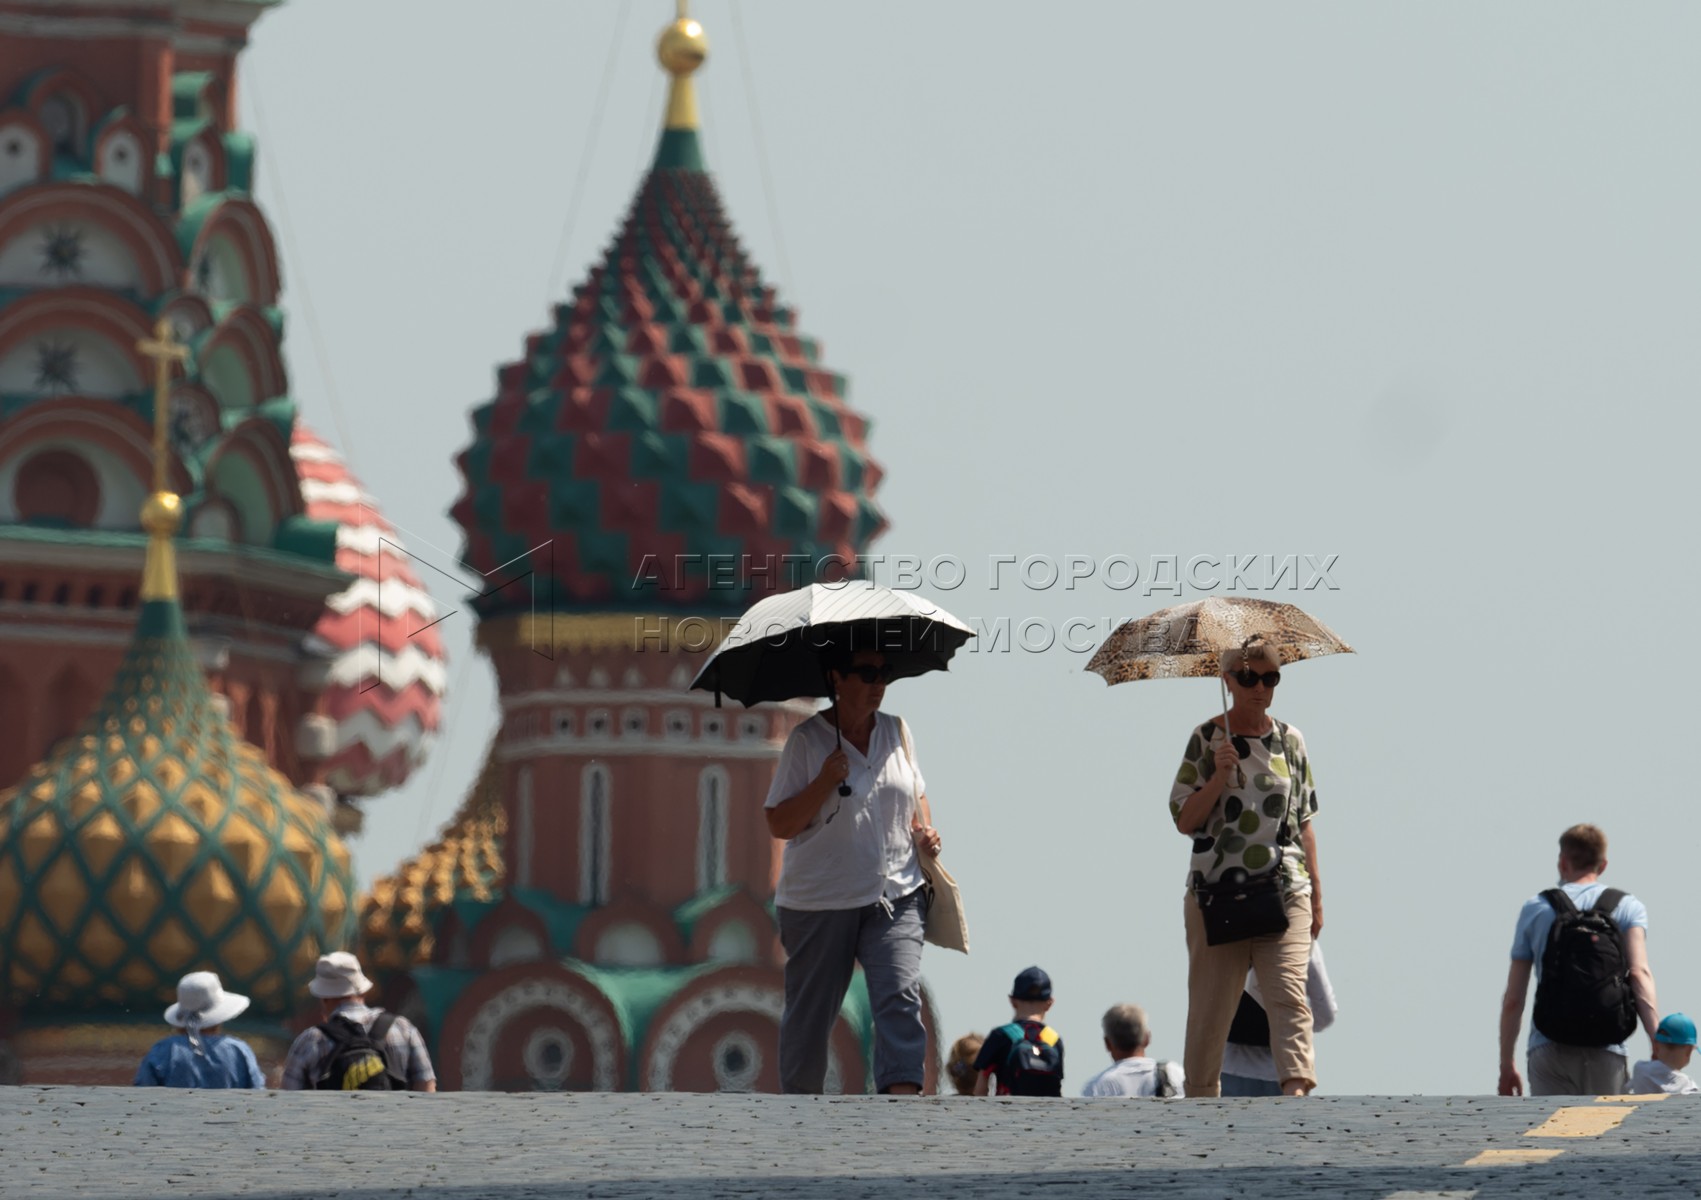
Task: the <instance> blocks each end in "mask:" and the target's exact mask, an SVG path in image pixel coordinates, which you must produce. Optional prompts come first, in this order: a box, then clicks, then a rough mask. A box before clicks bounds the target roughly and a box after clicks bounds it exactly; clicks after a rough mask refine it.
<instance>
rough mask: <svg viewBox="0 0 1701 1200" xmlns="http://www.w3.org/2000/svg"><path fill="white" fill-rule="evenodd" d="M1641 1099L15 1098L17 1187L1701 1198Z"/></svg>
mask: <svg viewBox="0 0 1701 1200" xmlns="http://www.w3.org/2000/svg"><path fill="white" fill-rule="evenodd" d="M1635 1100H1636V1101H1641V1102H1640V1103H1637V1102H1634V1101H1621V1102H1597V1101H1595V1100H1593V1099H1591V1098H1583V1099H1576V1100H1570V1101H1567V1102H1565V1103H1563V1104H1562V1103H1561V1102H1560V1101H1557V1100H1554V1099H1545V1100H1536V1099H1525V1100H1502V1099H1497V1098H1488V1097H1439V1096H1433V1097H1412V1098H1389V1097H1344V1098H1328V1099H1324V1098H1313V1099H1309V1100H1281V1099H1259V1100H1217V1101H1206V1100H1191V1101H1189V1100H1174V1101H1139V1100H1136V1101H1118V1100H1100V1101H1081V1100H1062V1101H1056V1100H1053V1101H1044V1100H1040V1101H1033V1100H1015V1101H1012V1100H996V1101H992V1100H971V1099H967V1098H950V1099H939V1100H934V1099H928V1100H913V1099H912V1100H905V1099H884V1098H874V1097H854V1098H831V1099H827V1098H817V1097H792V1096H688V1095H679V1094H668V1095H646V1096H629V1095H622V1096H590V1095H556V1096H538V1095H525V1096H505V1095H489V1094H473V1093H462V1094H457V1095H441V1096H427V1095H399V1096H391V1095H381V1094H372V1093H353V1094H348V1095H302V1094H284V1093H277V1092H248V1093H232V1092H174V1091H167V1090H163V1089H124V1088H27V1087H26V1088H0V1196H4V1197H7V1198H8V1200H11V1198H18V1197H28V1198H29V1200H58V1198H59V1197H72V1196H75V1197H106V1196H111V1197H124V1198H126V1200H141V1198H144V1197H168V1196H169V1197H172V1198H173V1200H182V1198H185V1197H197V1196H247V1197H315V1198H330V1197H341V1198H346V1200H367V1198H374V1200H375V1198H377V1197H397V1196H444V1197H452V1198H465V1200H473V1198H483V1197H490V1198H492V1200H518V1198H520V1197H538V1198H543V1197H550V1198H554V1197H598V1198H604V1197H606V1198H610V1200H612V1198H615V1197H640V1196H643V1197H648V1196H681V1195H683V1196H728V1197H751V1196H777V1197H809V1198H810V1200H851V1198H853V1197H880V1198H882V1200H891V1198H892V1197H902V1196H906V1195H910V1196H913V1195H916V1194H918V1193H928V1194H933V1195H940V1196H950V1197H969V1198H975V1197H1005V1196H1031V1195H1041V1196H1058V1195H1065V1194H1067V1195H1070V1196H1077V1195H1078V1196H1125V1195H1135V1194H1138V1195H1140V1196H1142V1197H1147V1196H1160V1197H1172V1196H1173V1197H1239V1196H1247V1197H1252V1196H1256V1197H1260V1198H1261V1200H1283V1198H1286V1197H1305V1198H1306V1200H1316V1198H1318V1197H1336V1196H1352V1197H1366V1198H1369V1200H1388V1198H1391V1197H1398V1198H1399V1200H1418V1198H1420V1197H1422V1198H1425V1200H1440V1198H1442V1197H1452V1198H1463V1197H1475V1198H1477V1200H1492V1198H1493V1197H1501V1196H1539V1197H1570V1196H1576V1197H1588V1198H1589V1200H1606V1198H1610V1197H1664V1196H1684V1197H1694V1196H1697V1195H1701V1097H1675V1096H1673V1097H1664V1098H1660V1099H1659V1100H1658V1101H1657V1102H1650V1101H1652V1098H1650V1097H1637V1098H1635ZM1562 1109H1564V1110H1565V1111H1564V1112H1561V1110H1562ZM1576 1109H1581V1110H1582V1111H1581V1112H1576V1111H1573V1110H1576ZM1556 1113H1558V1114H1560V1115H1559V1117H1558V1118H1557V1120H1555V1121H1550V1120H1549V1119H1550V1118H1552V1117H1554V1116H1555V1114H1556ZM1538 1127H1539V1128H1540V1129H1541V1134H1540V1135H1539V1136H1530V1132H1529V1131H1531V1130H1532V1129H1536V1128H1538ZM1563 1135H1569V1136H1563ZM1473 1160H1475V1161H1476V1163H1478V1164H1480V1165H1469V1166H1467V1165H1466V1164H1467V1163H1470V1162H1472V1161H1473Z"/></svg>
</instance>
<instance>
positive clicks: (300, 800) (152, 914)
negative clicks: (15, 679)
mask: <svg viewBox="0 0 1701 1200" xmlns="http://www.w3.org/2000/svg"><path fill="white" fill-rule="evenodd" d="M173 582H174V581H173ZM161 590H164V591H165V592H166V594H167V598H164V599H160V598H152V599H145V600H144V602H143V604H142V612H141V618H140V620H139V622H138V624H137V628H136V633H135V637H134V639H133V641H132V642H131V645H130V649H129V652H128V653H127V654H126V656H125V658H124V661H123V664H122V665H121V666H120V667H119V670H118V675H117V677H116V679H115V680H114V681H113V684H112V687H111V690H110V691H109V692H108V693H107V696H106V699H105V701H104V702H103V703H102V704H101V705H100V707H99V708H98V709H97V710H96V711H95V713H94V714H93V715H92V716H91V717H90V718H89V719H88V721H87V723H85V725H84V726H83V728H82V730H81V731H80V733H79V734H78V735H77V736H74V737H70V738H67V739H65V740H64V741H62V742H60V743H59V744H58V745H57V746H56V747H55V748H54V749H53V751H52V753H51V754H50V755H49V757H48V759H47V761H45V762H43V763H41V764H39V765H38V766H36V767H35V768H34V769H33V770H32V771H31V772H30V773H29V775H27V776H26V777H25V778H24V780H23V781H22V782H21V783H19V784H18V785H17V786H16V787H13V788H10V789H8V790H7V791H4V792H0V1008H10V1009H13V1010H14V1011H18V1012H21V1013H24V1014H31V1013H36V1014H42V1013H49V1012H51V1013H55V1014H64V1013H66V1012H76V1011H81V1012H112V1011H113V1010H115V1009H142V1010H157V1009H158V1008H161V1007H163V1006H164V1005H166V1004H168V1003H169V1002H170V1001H171V1000H172V999H174V997H175V993H176V986H177V980H178V978H179V977H180V976H182V975H183V974H184V973H185V972H187V971H195V970H211V971H217V972H218V973H219V975H220V977H221V978H222V979H223V981H224V984H225V986H226V987H227V988H230V989H232V990H234V991H238V992H242V993H245V994H247V995H249V996H251V997H252V998H253V1008H252V1010H251V1011H252V1012H253V1013H254V1014H255V1015H256V1016H274V1017H282V1016H285V1015H287V1014H288V1013H290V1012H291V1011H293V1010H294V1009H296V1008H298V1007H300V1005H301V1003H302V999H303V997H304V995H305V993H304V991H303V988H304V987H305V985H306V982H307V980H308V979H310V978H311V977H312V974H313V964H314V961H315V960H316V959H317V958H318V956H319V955H320V954H321V953H324V952H326V951H329V950H340V949H344V948H346V947H348V946H349V945H351V944H352V941H353V937H354V918H355V911H354V904H353V895H354V879H353V875H352V873H351V871H350V868H349V855H348V851H347V850H346V849H345V848H344V847H343V845H342V843H341V841H340V840H338V838H337V836H336V835H335V833H334V832H333V831H332V829H331V826H330V824H329V821H328V820H327V818H326V815H325V813H324V810H323V809H322V807H321V806H319V805H318V804H316V803H315V802H314V801H313V800H311V799H310V798H308V797H306V796H304V795H302V794H301V793H299V792H297V791H296V790H295V789H294V788H293V787H292V786H291V785H290V783H289V781H288V780H287V779H285V778H284V777H283V776H282V775H280V774H279V773H278V772H277V771H275V770H273V769H272V767H271V766H270V765H269V764H268V763H267V761H266V758H265V755H264V754H263V753H262V752H261V751H260V750H259V749H257V748H256V747H254V746H251V745H249V744H248V743H247V742H244V741H242V740H241V739H239V738H238V737H237V736H236V734H235V733H234V732H233V731H232V729H231V727H230V724H229V722H228V721H227V720H226V719H225V717H224V714H223V713H222V711H221V710H220V709H219V708H217V707H216V706H215V704H214V701H213V699H212V695H211V693H210V691H209V690H208V688H207V685H206V680H205V679H204V677H203V676H202V674H201V669H200V666H199V664H198V663H197V662H196V661H195V656H194V652H193V650H192V649H191V647H190V645H189V642H188V638H187V636H186V633H185V630H184V624H183V613H182V610H181V609H180V608H179V607H178V604H177V601H176V599H175V588H174V587H173V588H166V589H161ZM144 595H145V596H146V595H147V592H144Z"/></svg>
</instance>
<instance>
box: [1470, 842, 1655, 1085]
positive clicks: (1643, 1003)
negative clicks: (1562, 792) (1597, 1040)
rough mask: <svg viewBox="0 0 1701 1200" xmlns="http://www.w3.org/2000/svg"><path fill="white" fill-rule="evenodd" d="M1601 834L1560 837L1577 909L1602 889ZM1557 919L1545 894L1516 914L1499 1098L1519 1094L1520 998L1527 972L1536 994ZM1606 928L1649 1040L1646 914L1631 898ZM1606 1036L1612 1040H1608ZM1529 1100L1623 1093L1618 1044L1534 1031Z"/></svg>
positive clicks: (1566, 887)
mask: <svg viewBox="0 0 1701 1200" xmlns="http://www.w3.org/2000/svg"><path fill="white" fill-rule="evenodd" d="M1606 866H1607V859H1606V834H1604V833H1602V832H1601V830H1600V829H1599V828H1597V827H1596V826H1594V825H1573V826H1572V827H1571V828H1570V829H1567V830H1566V831H1565V832H1564V833H1562V834H1561V835H1560V836H1559V886H1560V890H1561V891H1563V892H1564V893H1565V895H1566V896H1567V897H1569V899H1570V900H1571V903H1572V904H1573V905H1575V906H1576V907H1577V909H1578V910H1579V911H1585V910H1587V909H1589V908H1590V907H1592V906H1593V905H1594V903H1595V901H1596V900H1598V899H1599V898H1600V897H1601V895H1602V893H1603V892H1605V891H1606V885H1605V884H1604V883H1602V882H1600V877H1601V875H1602V874H1603V873H1605V871H1606ZM1556 919H1557V913H1556V912H1555V911H1554V907H1553V905H1552V904H1551V903H1549V901H1548V899H1547V897H1546V896H1543V895H1537V896H1534V897H1532V898H1531V899H1529V900H1526V901H1525V902H1524V907H1523V909H1522V910H1521V911H1520V912H1519V913H1518V928H1517V930H1516V932H1514V933H1513V935H1512V968H1511V973H1510V974H1509V975H1508V976H1507V980H1506V996H1505V998H1504V999H1503V1000H1502V1001H1501V1006H1500V1094H1501V1095H1502V1096H1521V1095H1523V1094H1524V1080H1523V1078H1522V1077H1521V1076H1520V1075H1519V1074H1518V1068H1517V1066H1516V1065H1514V1063H1513V1055H1514V1053H1515V1051H1516V1049H1517V1044H1518V1030H1519V1028H1520V1027H1521V1026H1522V1025H1523V1022H1524V1000H1525V998H1526V996H1527V995H1528V993H1529V987H1530V974H1531V971H1532V969H1533V970H1534V973H1535V975H1536V979H1537V990H1538V993H1539V991H1540V980H1541V969H1542V967H1541V964H1542V956H1543V953H1544V952H1545V951H1546V949H1547V945H1548V935H1549V934H1550V933H1552V931H1553V925H1554V921H1555V920H1556ZM1612 923H1613V924H1614V925H1616V926H1617V927H1618V930H1619V933H1620V935H1621V938H1622V941H1623V946H1624V959H1625V964H1626V966H1627V967H1628V968H1629V972H1630V988H1631V992H1632V994H1633V995H1634V997H1635V1001H1636V1014H1637V1017H1638V1018H1639V1019H1640V1021H1641V1024H1642V1027H1643V1029H1644V1030H1646V1031H1647V1034H1648V1036H1649V1038H1652V1037H1653V1036H1654V1025H1655V1022H1656V1020H1657V1016H1656V1014H1657V1013H1658V1011H1659V1010H1658V1008H1657V1006H1656V1002H1655V998H1654V973H1653V971H1652V970H1650V969H1649V967H1648V910H1647V908H1646V906H1644V905H1643V903H1642V902H1641V901H1640V900H1638V899H1637V898H1636V897H1635V896H1632V895H1630V894H1629V893H1627V892H1626V893H1623V898H1622V899H1621V900H1620V901H1619V902H1618V904H1617V905H1616V906H1615V907H1614V908H1613V911H1612ZM1607 1036H1613V1035H1612V1034H1608V1035H1607ZM1527 1063H1528V1067H1529V1072H1530V1087H1529V1092H1530V1095H1532V1096H1591V1095H1593V1096H1609V1095H1619V1094H1622V1093H1623V1091H1624V1089H1625V1087H1626V1085H1627V1083H1628V1081H1629V1065H1628V1058H1627V1055H1626V1053H1625V1048H1624V1045H1623V1043H1619V1044H1616V1045H1608V1046H1601V1045H1569V1044H1566V1043H1562V1042H1556V1041H1554V1040H1553V1039H1551V1038H1549V1037H1548V1036H1547V1035H1546V1034H1544V1033H1542V1031H1541V1030H1539V1029H1536V1028H1535V1027H1534V1026H1533V1025H1532V1027H1531V1029H1530V1042H1529V1048H1528V1051H1527Z"/></svg>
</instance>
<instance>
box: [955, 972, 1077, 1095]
mask: <svg viewBox="0 0 1701 1200" xmlns="http://www.w3.org/2000/svg"><path fill="white" fill-rule="evenodd" d="M1010 1007H1011V1009H1012V1010H1014V1019H1013V1020H1012V1021H1011V1022H1010V1024H1008V1025H1001V1026H999V1027H998V1028H997V1029H994V1030H993V1031H992V1032H991V1033H989V1034H987V1037H986V1041H985V1042H984V1043H983V1044H982V1045H981V1048H980V1054H979V1055H977V1056H976V1057H975V1095H977V1096H984V1095H987V1094H988V1093H989V1092H991V1091H992V1089H993V1085H994V1083H995V1082H996V1085H997V1089H998V1091H997V1094H998V1095H1000V1096H1061V1095H1062V1094H1063V1039H1062V1038H1060V1037H1058V1036H1057V1030H1055V1029H1053V1028H1052V1027H1051V1026H1049V1025H1047V1024H1046V1023H1045V1014H1046V1013H1048V1012H1050V1011H1051V976H1049V975H1047V974H1046V973H1045V972H1044V971H1042V970H1040V969H1039V968H1038V967H1029V968H1028V969H1027V970H1025V971H1023V972H1022V973H1021V974H1020V975H1018V976H1016V982H1015V984H1014V985H1013V986H1012V987H1011V988H1010Z"/></svg>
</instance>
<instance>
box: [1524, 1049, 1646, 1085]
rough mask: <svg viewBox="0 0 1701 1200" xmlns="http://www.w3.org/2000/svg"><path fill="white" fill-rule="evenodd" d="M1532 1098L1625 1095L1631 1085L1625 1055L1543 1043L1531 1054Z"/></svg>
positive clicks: (1603, 1050) (1616, 1052) (1529, 1081)
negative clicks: (1626, 1089) (1625, 1090)
mask: <svg viewBox="0 0 1701 1200" xmlns="http://www.w3.org/2000/svg"><path fill="white" fill-rule="evenodd" d="M1528 1065H1529V1068H1530V1078H1529V1080H1528V1081H1527V1082H1528V1083H1529V1085H1530V1095H1532V1096H1622V1095H1623V1094H1624V1089H1625V1088H1627V1087H1629V1086H1630V1071H1629V1068H1628V1067H1626V1066H1625V1062H1624V1055H1622V1054H1620V1053H1618V1051H1616V1050H1608V1049H1607V1048H1606V1047H1604V1046H1562V1045H1560V1044H1559V1043H1558V1042H1544V1043H1543V1044H1542V1045H1540V1046H1536V1047H1535V1048H1534V1049H1532V1050H1531V1051H1530V1055H1529V1063H1528Z"/></svg>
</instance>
